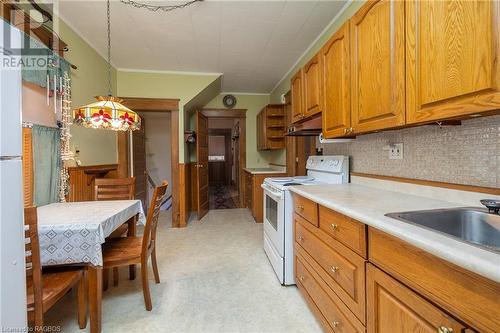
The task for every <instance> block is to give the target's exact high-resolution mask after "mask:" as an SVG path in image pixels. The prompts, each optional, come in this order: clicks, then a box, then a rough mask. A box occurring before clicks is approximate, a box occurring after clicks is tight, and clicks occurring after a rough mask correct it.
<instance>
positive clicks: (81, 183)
mask: <svg viewBox="0 0 500 333" xmlns="http://www.w3.org/2000/svg"><path fill="white" fill-rule="evenodd" d="M117 170H118V165H117V164H103V165H89V166H79V167H70V168H68V173H69V194H68V196H67V197H66V200H67V201H69V202H74V201H92V200H94V180H95V179H96V178H116V177H117Z"/></svg>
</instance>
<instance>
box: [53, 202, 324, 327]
mask: <svg viewBox="0 0 500 333" xmlns="http://www.w3.org/2000/svg"><path fill="white" fill-rule="evenodd" d="M167 216H169V214H168V213H162V216H161V217H162V219H161V221H160V224H159V228H158V245H157V246H158V248H157V251H158V264H159V270H160V278H161V283H160V284H158V285H156V284H154V281H153V276H152V271H151V268H150V275H149V277H150V281H151V282H150V287H151V296H152V300H153V310H152V312H147V311H146V310H145V308H144V301H143V296H142V291H141V282H140V279H139V278H138V279H136V280H134V281H130V280H128V279H126V278H125V276H126V272H125V271H124V270H122V271H121V272H120V273H121V274H120V277H121V279H120V285H119V286H118V287H112V286H110V288H109V289H108V290H107V291H106V292H104V293H103V330H102V331H103V332H122V331H126V332H287V333H288V332H321V328H320V327H319V325H318V323H317V322H316V320H315V319H314V317H313V315H312V313H311V312H310V311H309V310H308V309H307V305H306V304H305V302H304V301H303V299H302V297H301V296H300V294H299V292H298V290H297V288H296V287H282V286H281V285H280V284H279V282H278V280H277V278H276V276H275V274H274V271H273V270H272V268H271V266H270V264H269V262H268V259H267V257H266V255H265V253H264V250H263V249H262V232H263V231H262V224H256V223H255V222H254V221H253V219H252V217H251V216H250V213H249V211H248V210H247V209H225V210H211V211H210V212H209V213H208V214H207V215H206V216H205V217H204V218H203V219H202V220H201V221H196V220H192V221H191V222H190V223H189V224H188V227H187V228H183V229H171V228H170V221H169V219H168V218H167ZM75 300H76V297H66V298H65V299H64V300H63V301H62V302H60V303H59V304H57V305H56V306H54V307H53V308H52V309H51V310H50V311H49V312H48V313H47V315H46V325H62V327H61V331H62V332H83V331H81V330H79V329H78V325H77V322H76V306H75V304H71V303H72V302H75ZM128 313H133V315H130V316H129V315H127V314H128Z"/></svg>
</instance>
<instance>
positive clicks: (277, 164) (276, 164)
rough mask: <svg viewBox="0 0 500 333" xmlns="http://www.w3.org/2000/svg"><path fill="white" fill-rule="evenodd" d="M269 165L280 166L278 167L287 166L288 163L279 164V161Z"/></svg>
mask: <svg viewBox="0 0 500 333" xmlns="http://www.w3.org/2000/svg"><path fill="white" fill-rule="evenodd" d="M269 165H273V166H278V167H286V164H279V163H269Z"/></svg>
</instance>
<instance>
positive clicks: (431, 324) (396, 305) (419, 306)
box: [366, 264, 466, 333]
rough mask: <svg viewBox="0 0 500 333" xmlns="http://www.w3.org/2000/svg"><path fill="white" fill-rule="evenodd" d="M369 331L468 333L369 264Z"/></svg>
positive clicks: (451, 319) (425, 301) (418, 296)
mask: <svg viewBox="0 0 500 333" xmlns="http://www.w3.org/2000/svg"><path fill="white" fill-rule="evenodd" d="M366 291H367V301H368V307H367V308H368V325H367V326H368V331H369V332H373V333H384V332H404V331H408V330H409V329H410V328H411V330H412V331H413V332H422V333H424V332H429V333H430V332H441V331H440V328H441V329H442V331H445V330H443V328H446V329H448V331H447V332H464V330H465V329H466V327H464V326H463V325H462V324H460V323H459V322H457V321H456V320H455V319H453V318H451V317H450V316H449V315H447V314H446V313H444V312H443V311H441V309H439V308H437V307H436V306H434V305H433V304H431V303H429V302H428V301H427V300H425V299H424V298H422V297H420V295H418V294H416V293H415V292H413V291H412V290H410V289H409V288H407V287H405V286H404V285H402V284H401V283H399V282H398V281H396V280H395V279H393V278H392V277H390V276H389V275H387V274H386V273H384V272H383V271H381V270H380V269H377V268H376V267H375V266H373V265H371V264H368V265H367V278H366Z"/></svg>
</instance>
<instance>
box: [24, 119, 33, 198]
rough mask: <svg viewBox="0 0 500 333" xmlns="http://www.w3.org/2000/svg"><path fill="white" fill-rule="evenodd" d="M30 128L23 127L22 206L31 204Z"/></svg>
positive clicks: (31, 151) (31, 156) (31, 162)
mask: <svg viewBox="0 0 500 333" xmlns="http://www.w3.org/2000/svg"><path fill="white" fill-rule="evenodd" d="M31 133H32V131H31V128H28V127H23V192H24V207H29V206H32V205H33V144H32V135H31Z"/></svg>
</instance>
